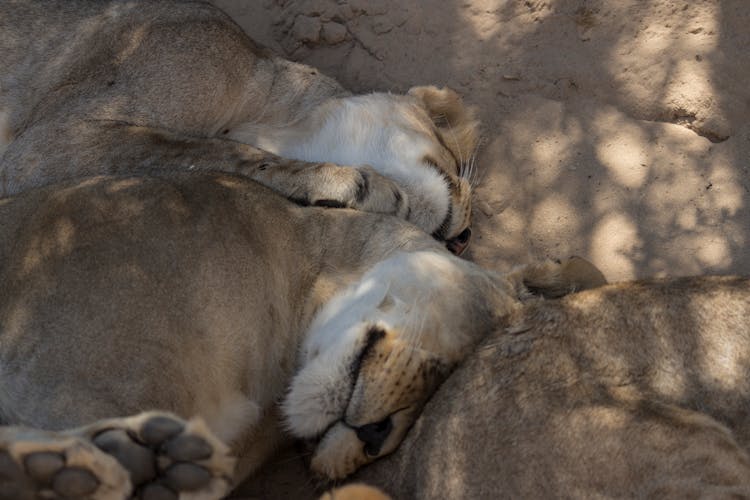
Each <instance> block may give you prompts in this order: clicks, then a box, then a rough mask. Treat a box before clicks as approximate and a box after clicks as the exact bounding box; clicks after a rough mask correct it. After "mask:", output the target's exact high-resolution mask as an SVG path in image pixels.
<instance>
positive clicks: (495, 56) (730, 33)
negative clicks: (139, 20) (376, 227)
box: [214, 0, 750, 281]
mask: <svg viewBox="0 0 750 500" xmlns="http://www.w3.org/2000/svg"><path fill="white" fill-rule="evenodd" d="M214 3H215V4H217V5H219V6H220V7H222V8H223V9H224V10H226V11H227V12H228V13H229V14H230V15H231V16H233V17H234V19H235V20H236V21H237V22H238V23H239V24H240V25H242V26H243V28H244V29H245V30H246V31H247V32H248V34H250V36H251V37H253V38H254V39H255V40H257V41H258V42H260V43H262V44H264V45H266V46H267V47H269V48H271V49H273V50H275V51H276V52H278V53H279V54H282V55H284V56H286V57H287V58H289V59H292V60H296V61H300V62H305V63H307V64H310V65H313V66H316V67H318V68H319V69H321V70H322V71H324V72H325V73H327V74H329V75H331V76H333V77H335V78H337V79H338V80H339V81H340V82H342V83H343V84H344V85H345V86H346V87H348V88H349V89H351V90H353V91H357V92H367V91H371V90H380V91H383V90H385V91H393V92H405V91H406V90H408V88H409V87H410V86H412V85H419V84H438V85H448V86H450V87H452V88H454V89H456V90H457V91H459V92H460V93H461V94H462V95H463V96H465V99H466V101H467V102H469V103H471V104H474V105H476V106H478V107H479V109H480V116H481V119H482V122H483V126H484V134H483V136H484V143H483V146H482V148H481V150H480V151H479V156H478V164H479V166H480V167H481V169H482V170H483V172H484V178H483V180H482V184H481V186H480V187H479V188H478V189H477V191H476V202H475V210H474V221H475V233H474V234H475V238H474V241H473V243H472V246H471V252H470V256H469V258H471V259H474V260H475V261H477V262H479V263H480V264H484V265H487V266H491V267H495V268H499V269H504V268H508V267H511V266H513V265H515V264H518V263H522V262H526V261H528V260H529V259H530V258H535V257H542V256H549V257H553V258H557V257H565V256H568V255H570V254H577V255H581V256H585V257H588V258H589V259H591V260H592V261H593V262H594V263H595V264H597V265H598V266H599V267H600V268H601V269H602V270H603V271H604V273H605V275H606V276H607V277H608V278H609V279H610V280H611V281H618V280H624V279H631V278H636V277H644V276H650V275H669V276H681V275H690V274H700V273H712V274H717V273H720V274H726V273H738V274H750V252H746V251H745V246H746V244H747V242H748V237H750V225H749V222H750V220H749V219H750V210H749V207H748V201H749V200H750V197H749V194H748V193H750V176H749V175H748V174H749V172H748V169H749V168H750V161H748V158H750V122H749V121H748V119H747V116H748V111H750V85H748V82H749V81H750V30H749V29H748V28H747V26H750V9H748V8H747V2H746V1H744V0H726V1H724V0H713V1H707V0H703V1H701V0H648V1H647V0H588V1H586V0H549V1H541V0H528V1H522V0H463V1H459V0H420V1H419V2H416V1H414V2H404V1H403V0H299V1H284V0H264V1H262V2H261V1H238V0H216V1H215V2H214Z"/></svg>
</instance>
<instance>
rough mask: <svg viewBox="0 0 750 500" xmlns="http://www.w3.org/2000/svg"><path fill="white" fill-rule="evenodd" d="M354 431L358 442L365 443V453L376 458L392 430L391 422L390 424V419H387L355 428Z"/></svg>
mask: <svg viewBox="0 0 750 500" xmlns="http://www.w3.org/2000/svg"><path fill="white" fill-rule="evenodd" d="M355 430H356V432H357V437H358V438H359V440H360V441H362V442H363V443H365V453H367V454H368V455H369V456H371V457H376V456H378V454H379V453H380V449H381V448H382V447H383V443H385V440H386V439H387V438H388V436H389V435H390V434H391V431H392V430H393V422H391V417H387V418H386V419H384V420H381V421H380V422H375V423H374V424H366V425H363V426H360V427H357V428H356V429H355Z"/></svg>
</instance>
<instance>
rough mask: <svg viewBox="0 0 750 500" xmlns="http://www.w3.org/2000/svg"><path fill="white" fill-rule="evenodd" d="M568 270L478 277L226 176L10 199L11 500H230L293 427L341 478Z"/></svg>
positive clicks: (406, 229) (45, 191) (4, 350)
mask: <svg viewBox="0 0 750 500" xmlns="http://www.w3.org/2000/svg"><path fill="white" fill-rule="evenodd" d="M259 214H262V216H259ZM569 267H570V266H568V264H567V263H566V264H562V265H557V264H553V263H543V264H540V265H536V266H528V267H525V268H520V269H518V270H517V271H514V272H512V273H510V274H507V275H502V274H498V273H494V272H490V271H486V270H483V269H481V268H479V267H478V266H476V265H474V264H472V263H470V262H467V261H465V260H462V259H460V258H458V257H456V256H454V255H452V254H451V253H450V252H448V250H447V249H445V248H444V246H443V245H442V244H441V243H439V242H437V241H436V240H435V239H434V238H432V237H431V236H430V235H428V234H427V233H424V232H423V231H421V230H420V229H419V228H417V227H416V226H414V225H412V224H409V223H408V222H406V221H403V220H401V219H398V218H395V217H392V216H388V215H381V214H371V213H367V212H361V211H352V210H327V209H324V208H316V207H300V206H299V205H296V204H294V203H292V202H290V201H289V200H286V199H285V198H283V197H281V196H279V195H278V194H277V193H274V192H273V191H271V190H269V189H268V188H265V187H263V186H261V185H259V184H257V183H256V182H254V181H252V180H249V179H247V178H245V177H241V176H236V175H233V174H227V173H217V172H177V171H173V170H168V169H155V170H154V171H153V172H151V173H150V174H149V175H145V174H140V175H126V176H98V177H90V178H86V179H82V180H76V181H69V182H67V183H63V184H57V185H52V186H47V187H43V188H37V189H33V190H29V191H26V192H24V193H22V194H19V195H17V196H14V197H9V198H5V199H2V200H0V283H3V286H2V287H0V418H1V419H2V422H3V423H4V424H5V427H0V496H2V497H3V498H36V496H35V495H39V496H41V497H44V498H90V499H96V500H99V499H110V498H118V499H119V498H125V497H128V495H131V494H133V495H135V496H136V497H139V498H176V497H177V496H178V495H179V498H219V497H220V496H222V495H223V494H225V493H226V492H227V491H228V490H229V488H230V486H231V485H232V484H236V483H237V482H238V481H239V480H241V479H242V478H244V477H246V476H247V475H248V474H250V473H251V472H252V471H253V470H255V469H256V468H257V467H258V465H260V464H261V463H262V462H263V461H264V460H265V459H266V458H267V457H268V455H269V454H270V453H271V452H273V451H274V449H275V448H276V447H277V446H278V444H279V443H280V442H281V440H282V430H283V429H282V427H285V428H286V429H287V430H288V431H289V432H291V433H292V434H293V435H295V436H298V437H301V438H305V439H309V440H312V441H314V442H315V443H317V444H316V447H315V452H314V454H313V456H312V464H311V467H312V469H313V470H314V471H315V472H316V473H317V474H320V475H322V476H324V477H327V478H331V479H339V478H343V477H345V476H347V475H348V474H350V473H352V472H353V471H354V470H356V469H357V468H358V467H360V466H362V465H364V464H366V463H369V462H371V461H373V460H374V459H376V458H378V457H381V456H383V455H386V454H388V453H391V452H392V451H393V450H394V449H396V447H397V446H398V444H399V443H400V441H401V440H402V439H403V437H404V435H405V434H406V431H407V430H408V429H409V427H410V426H411V424H412V423H413V422H414V420H415V418H416V417H417V416H418V414H419V411H420V409H421V408H422V406H423V404H424V402H425V401H426V400H427V398H428V397H429V396H430V394H431V393H432V392H433V391H434V389H435V388H436V387H437V385H438V384H439V383H440V382H441V381H442V380H443V379H444V378H445V377H446V376H447V374H448V372H449V371H450V370H451V369H452V368H453V366H454V365H455V364H456V363H457V362H458V361H460V360H461V359H462V358H463V357H464V356H465V355H466V354H467V353H468V352H470V350H471V347H472V346H473V345H474V344H475V343H476V342H478V341H479V340H480V339H481V338H482V337H483V336H484V335H485V334H486V333H488V332H490V331H492V330H493V329H495V328H496V327H497V326H498V325H500V324H502V322H503V318H505V317H506V316H508V315H509V314H512V313H513V312H514V311H516V310H517V309H519V308H520V307H521V306H522V303H521V301H520V300H519V298H522V297H524V296H525V295H526V293H527V292H526V290H527V289H528V288H529V287H532V288H534V289H540V288H545V287H546V288H547V289H549V290H552V291H555V290H569V289H573V288H576V287H581V286H586V283H578V282H576V279H575V278H574V275H575V274H576V273H573V275H569V274H566V273H567V270H568V268H569ZM279 403H281V404H280V405H279ZM152 410H159V411H158V412H156V411H152ZM165 412H166V413H165ZM191 417H196V418H194V419H191V420H189V421H187V422H186V421H184V420H183V418H186V419H187V418H191ZM223 443H226V444H227V445H228V446H225V445H224V444H223ZM232 457H237V459H238V461H237V464H235V463H234V460H233V458H232Z"/></svg>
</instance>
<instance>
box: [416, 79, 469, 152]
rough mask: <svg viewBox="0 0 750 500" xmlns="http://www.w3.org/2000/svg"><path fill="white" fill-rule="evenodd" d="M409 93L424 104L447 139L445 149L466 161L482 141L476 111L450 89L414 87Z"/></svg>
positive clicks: (429, 86) (430, 86) (432, 86)
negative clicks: (479, 141)
mask: <svg viewBox="0 0 750 500" xmlns="http://www.w3.org/2000/svg"><path fill="white" fill-rule="evenodd" d="M408 94H409V95H410V96H412V97H415V98H417V99H418V100H419V101H420V102H421V103H422V105H423V106H424V108H425V110H426V111H427V114H428V115H429V116H430V119H431V120H432V121H433V123H434V124H435V126H436V127H437V128H438V129H439V130H440V132H441V133H442V135H443V137H444V138H445V139H446V141H445V142H446V146H448V147H449V148H450V149H451V150H453V153H454V154H455V155H456V156H457V157H463V158H466V157H467V156H469V155H471V154H473V153H474V149H475V148H476V145H477V141H478V140H479V120H478V119H477V118H476V108H474V107H473V106H466V105H465V104H464V102H463V100H462V99H461V96H459V95H458V93H457V92H456V91H455V90H453V89H450V88H448V87H443V88H438V87H435V86H434V85H427V86H420V87H412V88H411V89H409V92H408Z"/></svg>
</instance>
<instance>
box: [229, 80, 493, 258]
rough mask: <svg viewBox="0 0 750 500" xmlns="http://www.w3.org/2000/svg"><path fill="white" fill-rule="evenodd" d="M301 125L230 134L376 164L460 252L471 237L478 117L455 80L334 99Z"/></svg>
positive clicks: (303, 153)
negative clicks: (452, 86) (451, 85)
mask: <svg viewBox="0 0 750 500" xmlns="http://www.w3.org/2000/svg"><path fill="white" fill-rule="evenodd" d="M296 120H297V121H295V126H294V127H273V128H268V127H262V126H259V125H257V124H254V123H248V124H244V125H240V126H237V127H235V128H234V130H233V131H232V133H231V134H230V137H231V138H233V139H236V140H239V141H242V142H247V143H249V144H254V145H257V146H258V147H260V148H261V149H264V150H266V151H269V152H272V153H274V154H278V155H280V156H283V157H287V158H294V159H298V160H305V161H327V162H332V163H336V164H339V165H370V166H371V167H373V168H374V169H375V170H376V171H377V172H379V173H380V174H382V175H385V176H386V177H390V178H392V179H393V180H395V181H396V182H397V183H398V184H399V185H400V186H401V187H402V188H403V190H404V192H405V193H406V194H407V196H408V205H409V215H408V216H407V217H406V218H407V219H408V220H409V221H411V222H412V223H414V224H416V225H417V226H419V227H420V228H422V229H423V230H425V231H426V232H428V233H431V234H432V235H433V236H435V237H436V238H437V239H439V240H444V241H446V242H448V247H449V249H451V251H453V252H454V253H460V251H461V250H463V249H464V248H465V247H466V245H467V244H468V241H469V237H470V234H471V230H470V229H469V227H470V224H471V194H472V185H473V184H474V183H475V182H476V180H477V176H476V171H475V170H474V156H475V154H476V149H477V144H478V137H479V121H478V120H477V118H476V110H475V109H474V108H473V107H470V106H466V105H465V104H464V102H463V101H462V99H461V97H460V96H459V95H458V94H457V93H456V92H455V91H453V90H451V89H449V88H438V87H434V86H420V87H413V88H412V89H410V90H409V92H408V93H407V94H405V95H398V94H390V93H383V92H375V93H371V94H365V95H353V96H347V97H341V98H335V99H329V100H327V101H325V102H324V103H323V104H321V105H320V106H318V107H316V108H314V109H313V110H309V111H308V112H307V113H306V114H305V115H304V116H301V117H297V118H296Z"/></svg>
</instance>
